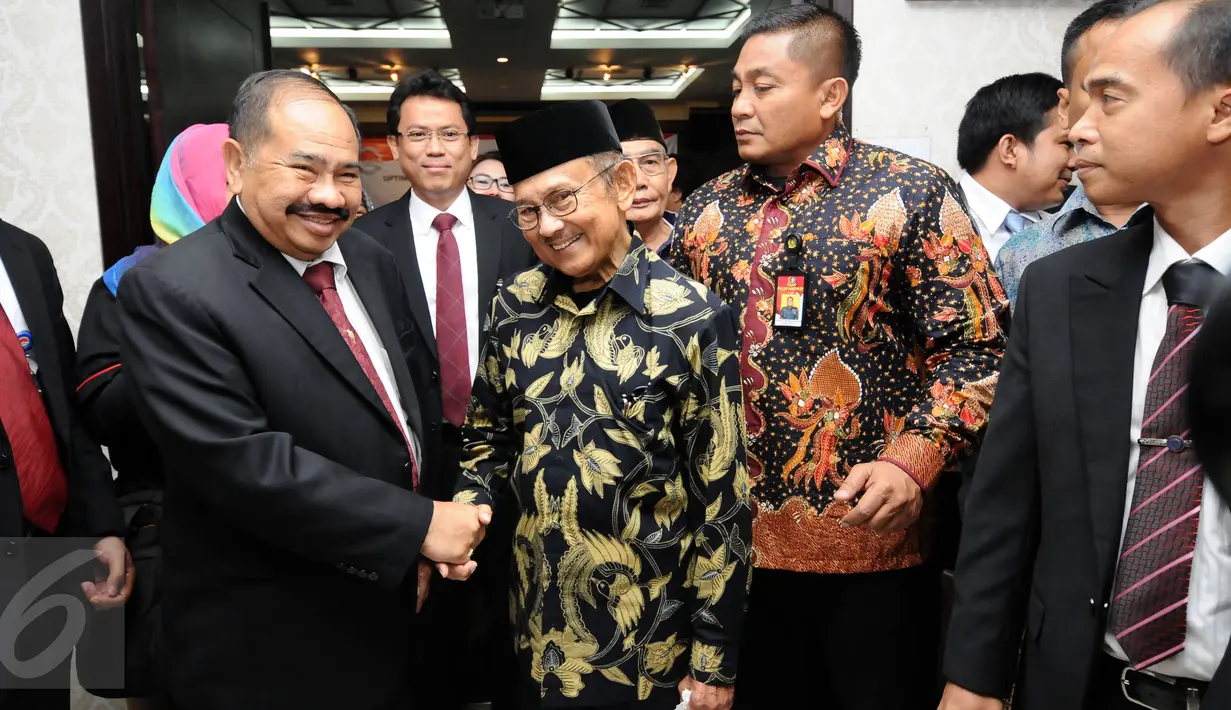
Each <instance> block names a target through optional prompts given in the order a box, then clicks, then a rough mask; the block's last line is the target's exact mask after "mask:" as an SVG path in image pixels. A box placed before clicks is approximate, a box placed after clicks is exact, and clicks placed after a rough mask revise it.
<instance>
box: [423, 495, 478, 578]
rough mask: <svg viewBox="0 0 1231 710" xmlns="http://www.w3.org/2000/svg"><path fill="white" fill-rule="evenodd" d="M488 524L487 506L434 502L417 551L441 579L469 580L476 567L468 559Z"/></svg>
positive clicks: (475, 563)
mask: <svg viewBox="0 0 1231 710" xmlns="http://www.w3.org/2000/svg"><path fill="white" fill-rule="evenodd" d="M491 521H492V509H491V506H487V505H466V504H464V503H443V502H440V501H436V502H435V503H434V504H433V511H432V522H431V524H430V525H428V528H427V537H425V538H424V539H423V547H422V548H421V550H420V551H421V552H422V553H423V556H424V557H426V558H428V559H429V560H431V561H432V562H434V563H435V564H436V570H437V571H438V572H440V576H441V577H444V578H446V579H453V580H459V581H460V580H464V579H469V578H470V575H472V574H474V570H475V568H476V567H477V566H478V563H477V562H475V561H474V560H472V559H470V556H471V555H472V554H474V549H475V548H476V547H478V546H479V543H480V542H482V541H483V536H484V535H485V534H486V533H487V525H488V524H489V523H491Z"/></svg>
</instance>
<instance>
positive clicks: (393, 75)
mask: <svg viewBox="0 0 1231 710" xmlns="http://www.w3.org/2000/svg"><path fill="white" fill-rule="evenodd" d="M397 80H398V73H397V72H390V73H389V81H397Z"/></svg>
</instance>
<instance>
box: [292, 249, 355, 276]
mask: <svg viewBox="0 0 1231 710" xmlns="http://www.w3.org/2000/svg"><path fill="white" fill-rule="evenodd" d="M282 256H284V257H286V260H287V261H288V262H290V264H291V266H293V267H295V271H296V272H297V273H298V274H299V275H300V276H301V277H302V276H303V272H305V271H307V270H308V267H309V266H316V265H317V264H319V263H321V262H328V263H330V264H333V266H334V270H333V273H334V278H335V279H337V280H339V281H340V280H342V279H344V278H346V259H343V258H342V250H341V249H339V248H338V243H337V242H334V243H333V244H331V245H330V247H329V248H328V249H326V250H325V253H324V254H321V255H320V256H318V257H316V258H315V259H313V260H312V261H304V260H303V259H296V258H295V257H293V256H291V255H290V254H285V253H284V254H283V255H282Z"/></svg>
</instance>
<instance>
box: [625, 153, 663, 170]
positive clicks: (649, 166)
mask: <svg viewBox="0 0 1231 710" xmlns="http://www.w3.org/2000/svg"><path fill="white" fill-rule="evenodd" d="M625 157H627V158H628V159H629V160H631V161H633V162H634V163H636V164H637V169H638V170H640V171H641V172H642V174H643V175H645V176H646V177H654V176H655V175H662V174H663V173H665V172H666V171H667V154H666V153H664V152H662V151H661V150H651V151H650V152H648V153H642V154H640V155H629V156H625Z"/></svg>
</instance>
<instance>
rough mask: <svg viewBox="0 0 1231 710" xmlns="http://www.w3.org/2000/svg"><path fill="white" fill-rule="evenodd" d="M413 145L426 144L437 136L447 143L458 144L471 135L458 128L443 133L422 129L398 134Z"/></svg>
mask: <svg viewBox="0 0 1231 710" xmlns="http://www.w3.org/2000/svg"><path fill="white" fill-rule="evenodd" d="M397 135H399V136H402V137H403V138H405V139H406V140H408V141H410V142H411V143H426V142H428V141H429V140H431V139H432V136H436V137H437V138H439V139H440V140H441V141H443V142H445V143H456V142H458V141H460V140H461V139H463V138H469V137H470V134H469V133H467V132H466V131H459V130H457V129H456V128H446V129H445V130H443V131H425V130H423V129H421V128H412V129H410V130H409V131H405V132H402V133H398V134H397Z"/></svg>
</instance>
